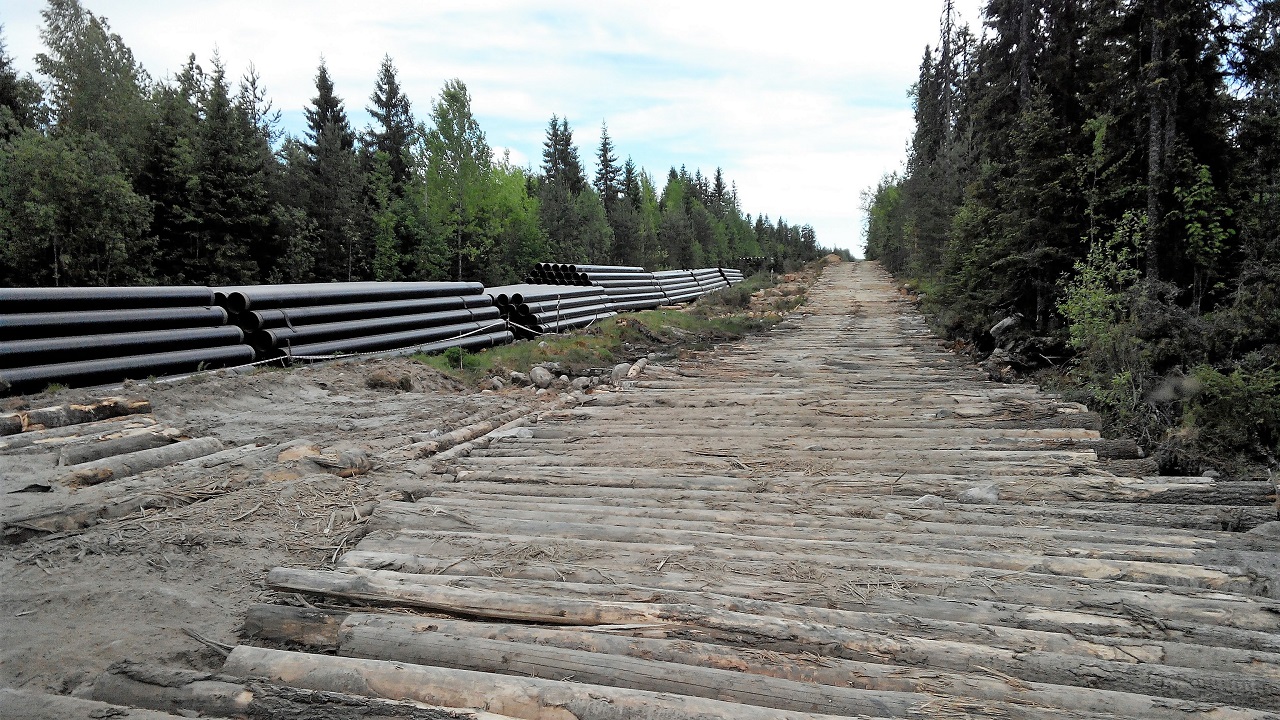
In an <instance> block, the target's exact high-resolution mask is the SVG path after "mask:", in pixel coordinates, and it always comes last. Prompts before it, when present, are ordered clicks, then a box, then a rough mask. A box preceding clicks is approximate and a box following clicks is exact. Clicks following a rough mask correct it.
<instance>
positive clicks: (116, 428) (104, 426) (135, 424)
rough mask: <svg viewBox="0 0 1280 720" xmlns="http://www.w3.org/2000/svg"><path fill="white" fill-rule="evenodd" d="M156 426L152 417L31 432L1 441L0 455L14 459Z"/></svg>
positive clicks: (133, 417) (128, 417) (122, 418)
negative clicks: (11, 456)
mask: <svg viewBox="0 0 1280 720" xmlns="http://www.w3.org/2000/svg"><path fill="white" fill-rule="evenodd" d="M155 425H156V419H155V418H154V417H153V416H151V415H124V416H121V417H116V418H107V419H106V420H97V421H95V422H88V423H84V424H82V425H68V426H66V427H58V428H51V429H49V430H33V431H31V432H24V433H21V434H19V435H8V436H5V437H3V439H0V453H4V454H5V455H14V454H27V453H42V452H51V451H53V450H56V449H58V448H60V447H62V446H64V445H70V444H74V443H82V442H92V441H94V440H97V439H100V438H104V437H121V436H124V435H130V434H137V433H139V432H148V429H149V428H152V427H154V426H155Z"/></svg>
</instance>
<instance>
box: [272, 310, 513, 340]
mask: <svg viewBox="0 0 1280 720" xmlns="http://www.w3.org/2000/svg"><path fill="white" fill-rule="evenodd" d="M500 314H501V313H500V312H499V311H498V308H496V307H493V306H489V307H483V308H476V309H475V310H466V309H462V310H445V311H443V312H434V313H424V314H422V315H394V316H392V317H385V318H374V319H370V320H353V321H351V322H334V323H317V324H315V325H299V326H298V327H294V328H287V327H277V328H268V329H266V330H259V331H258V332H256V333H254V334H253V338H252V340H253V344H254V346H255V347H258V348H283V347H284V346H285V345H286V344H289V345H292V346H297V345H300V344H314V343H318V342H324V341H327V340H340V339H343V338H360V337H367V336H371V335H383V334H386V333H391V332H397V331H401V330H416V329H418V328H429V327H440V326H447V325H455V324H457V323H463V322H475V321H481V320H493V319H496V318H498V317H499V315H500Z"/></svg>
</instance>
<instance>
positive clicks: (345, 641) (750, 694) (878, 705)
mask: <svg viewBox="0 0 1280 720" xmlns="http://www.w3.org/2000/svg"><path fill="white" fill-rule="evenodd" d="M430 627H431V626H430V625H418V626H417V627H415V628H410V629H405V628H402V627H397V626H396V625H395V624H384V623H381V622H379V621H378V619H376V618H364V619H362V621H361V622H357V623H351V622H346V623H343V626H342V628H341V630H340V631H339V650H338V652H339V654H341V655H344V656H347V657H359V658H369V659H372V660H397V661H400V662H410V663H416V664H418V665H432V666H436V667H447V668H455V669H458V670H474V671H477V672H486V673H500V674H503V675H517V676H528V677H537V678H547V679H552V680H559V679H562V678H573V681H574V682H575V683H587V684H592V685H604V686H608V687H618V688H629V689H632V690H646V691H649V692H655V693H671V694H675V695H687V696H691V697H702V698H711V699H713V700H723V701H725V702H731V703H742V704H744V705H753V706H757V707H766V708H775V709H778V710H792V711H796V712H806V713H829V714H832V715H876V716H883V717H909V716H912V715H914V714H915V713H916V708H918V707H919V706H922V705H924V704H926V703H927V702H929V700H930V699H932V698H931V697H930V696H928V695H924V694H917V693H898V692H886V691H867V690H856V689H852V688H836V687H830V686H815V685H812V684H808V683H798V682H794V681H791V680H781V679H778V678H772V677H765V676H759V677H752V676H749V675H743V674H742V673H737V672H733V671H730V670H720V669H716V668H705V667H699V666H691V665H682V664H679V663H671V662H663V661H656V660H652V659H648V658H637V657H632V656H627V655H613V654H608V653H597V652H590V651H584V650H576V649H567V648H562V647H548V646H539V645H530V644H526V643H517V642H509V641H506V640H497V639H490V638H484V637H476V636H474V635H469V636H461V635H452V634H449V633H447V632H442V631H440V630H438V629H436V630H429V629H428V628H430Z"/></svg>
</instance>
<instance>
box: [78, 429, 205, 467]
mask: <svg viewBox="0 0 1280 720" xmlns="http://www.w3.org/2000/svg"><path fill="white" fill-rule="evenodd" d="M179 434H180V433H179V432H178V431H177V430H173V429H169V430H166V431H162V432H154V431H153V432H142V433H133V434H128V435H123V436H121V437H118V438H111V439H105V440H99V441H97V442H88V443H77V444H74V445H68V446H65V447H63V448H62V451H61V452H60V453H58V464H59V465H79V464H81V463H87V462H92V461H94V460H101V459H102V458H109V457H114V456H117V455H127V454H129V453H134V452H138V451H140V450H151V449H153V448H158V447H164V446H165V445H172V444H173V443H175V442H178V440H179V437H178V436H179Z"/></svg>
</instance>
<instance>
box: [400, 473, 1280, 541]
mask: <svg viewBox="0 0 1280 720" xmlns="http://www.w3.org/2000/svg"><path fill="white" fill-rule="evenodd" d="M458 489H459V490H461V488H458ZM416 503H417V505H418V506H420V507H421V508H424V509H423V510H422V511H421V512H424V513H425V512H430V511H432V510H434V509H439V510H445V511H449V512H452V513H455V514H457V515H458V516H459V517H461V518H463V519H470V518H475V517H477V516H479V517H482V518H491V517H493V518H498V517H512V518H516V519H521V520H537V519H542V520H547V521H551V520H555V519H557V518H558V517H561V516H562V517H564V518H565V519H571V518H572V519H575V520H577V521H578V522H592V523H605V524H610V525H615V526H620V527H658V528H665V529H673V530H695V529H703V530H708V531H715V532H726V533H736V532H740V531H741V530H742V528H744V527H750V528H751V531H752V533H753V534H760V535H765V536H768V537H779V538H785V537H806V538H809V539H813V540H828V539H838V538H841V537H846V536H865V537H867V538H871V539H874V540H876V541H878V542H904V541H909V542H911V543H912V544H926V545H927V544H933V543H947V542H953V540H952V538H958V539H959V540H958V543H959V544H957V545H955V547H967V546H968V544H967V543H972V542H975V541H978V539H979V538H1000V539H1008V540H1013V541H1015V542H1017V541H1020V542H1025V543H1031V542H1035V543H1040V542H1044V543H1053V544H1054V545H1055V546H1061V545H1065V544H1069V543H1074V542H1084V543H1095V544H1101V543H1108V544H1111V545H1146V546H1163V547H1170V548H1187V549H1219V550H1223V549H1238V550H1261V551H1269V550H1271V549H1272V548H1274V545H1275V544H1274V543H1273V542H1270V541H1267V540H1264V539H1262V538H1258V537H1255V536H1250V535H1248V534H1247V533H1240V532H1230V533H1227V532H1212V531H1198V530H1185V529H1178V528H1165V529H1162V530H1158V531H1153V530H1151V529H1150V528H1144V527H1134V526H1129V525H1125V524H1122V523H1107V524H1103V523H1098V524H1091V525H1088V526H1085V527H1079V526H1071V527H1062V526H1051V525H1041V526H1038V527H1031V526H1028V525H1026V524H1023V525H1017V526H1010V525H1002V524H994V523H993V524H990V525H988V524H986V523H982V524H977V523H972V522H971V523H967V524H966V523H961V522H954V521H951V518H950V517H948V514H947V513H945V512H941V513H934V512H933V511H930V510H928V509H924V513H923V515H924V517H919V516H918V515H919V514H920V513H918V512H917V511H919V510H921V509H922V508H915V507H912V506H911V505H910V504H909V503H898V504H884V503H876V502H868V503H866V504H865V505H863V507H865V508H866V512H864V513H862V516H857V515H855V514H854V513H852V512H849V511H848V510H846V509H843V508H831V507H826V508H804V507H801V506H797V505H795V504H791V503H785V504H784V503H775V502H761V501H759V500H757V501H756V502H754V503H751V505H750V506H749V507H750V509H746V507H748V506H746V504H745V503H728V502H726V503H723V504H718V509H715V510H712V509H707V508H704V507H697V506H683V507H682V506H681V504H680V503H672V504H663V505H656V506H655V505H648V506H641V505H632V504H620V503H618V502H615V501H612V500H608V499H603V501H595V500H594V499H593V498H581V499H577V498H543V497H531V496H521V495H515V496H501V495H496V494H465V493H463V492H454V493H449V492H438V493H437V492H433V488H430V487H428V488H425V491H423V492H422V499H420V500H418V501H416ZM944 506H946V504H944ZM392 507H393V508H395V507H396V506H392ZM950 507H952V508H955V507H958V506H957V505H955V504H950ZM427 508H430V509H432V510H428V509H427ZM876 511H879V512H876ZM890 513H892V514H897V515H899V516H900V518H901V519H898V518H893V517H890V518H889V519H885V517H884V515H888V514H890ZM989 517H991V516H990V515H986V516H984V517H983V518H982V519H984V520H985V519H987V518H989ZM935 518H937V519H935ZM917 539H919V541H917Z"/></svg>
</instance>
